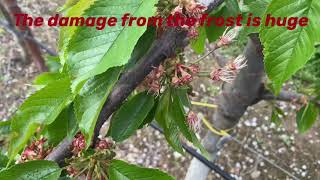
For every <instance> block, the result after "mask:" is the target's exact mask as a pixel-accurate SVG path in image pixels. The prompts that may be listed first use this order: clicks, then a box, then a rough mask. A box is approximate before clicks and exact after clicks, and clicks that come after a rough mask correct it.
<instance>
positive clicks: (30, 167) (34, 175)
mask: <svg viewBox="0 0 320 180" xmlns="http://www.w3.org/2000/svg"><path fill="white" fill-rule="evenodd" d="M60 174H61V169H60V168H59V166H58V165H57V164H56V163H55V162H52V161H43V160H42V161H29V162H26V163H23V164H17V165H14V166H12V167H11V168H9V169H6V170H3V171H1V172H0V179H3V180H5V179H7V180H16V179H21V180H23V179H25V180H57V179H58V178H59V176H60Z"/></svg>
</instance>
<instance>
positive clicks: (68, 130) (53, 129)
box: [43, 105, 78, 146]
mask: <svg viewBox="0 0 320 180" xmlns="http://www.w3.org/2000/svg"><path fill="white" fill-rule="evenodd" d="M77 131H78V125H77V120H76V117H75V114H74V110H73V105H69V106H68V107H66V108H65V109H64V110H63V111H62V112H61V113H60V115H59V116H58V117H57V119H56V120H55V121H54V122H53V123H52V124H50V125H48V126H47V127H46V128H45V130H44V132H43V134H44V137H46V138H47V139H48V143H49V144H50V145H53V146H56V145H58V144H59V143H60V142H61V141H62V140H63V139H64V138H65V137H68V138H73V137H74V135H75V134H76V133H77Z"/></svg>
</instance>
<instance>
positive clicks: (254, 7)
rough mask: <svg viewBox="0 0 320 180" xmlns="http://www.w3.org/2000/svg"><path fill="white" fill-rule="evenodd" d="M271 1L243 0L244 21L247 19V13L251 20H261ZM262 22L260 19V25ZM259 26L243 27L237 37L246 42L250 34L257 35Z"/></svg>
mask: <svg viewBox="0 0 320 180" xmlns="http://www.w3.org/2000/svg"><path fill="white" fill-rule="evenodd" d="M270 3H271V0H244V6H245V9H246V10H245V11H246V13H245V15H244V19H248V17H249V13H252V18H255V17H259V18H262V16H263V15H264V13H265V11H266V10H267V7H268V5H269V4H270ZM261 22H262V19H261V21H260V23H261ZM260 27H261V25H260V26H257V27H256V26H244V27H243V28H242V31H241V32H240V34H239V37H240V38H242V39H243V40H247V35H248V34H251V33H258V32H259V30H260Z"/></svg>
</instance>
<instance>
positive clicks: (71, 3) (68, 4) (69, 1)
mask: <svg viewBox="0 0 320 180" xmlns="http://www.w3.org/2000/svg"><path fill="white" fill-rule="evenodd" d="M78 2H79V0H67V1H66V3H65V4H64V5H63V6H62V7H61V8H58V9H57V11H58V12H62V11H65V10H67V9H69V8H71V7H72V6H74V5H76V4H77V3H78Z"/></svg>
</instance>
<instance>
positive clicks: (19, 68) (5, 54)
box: [0, 0, 320, 180]
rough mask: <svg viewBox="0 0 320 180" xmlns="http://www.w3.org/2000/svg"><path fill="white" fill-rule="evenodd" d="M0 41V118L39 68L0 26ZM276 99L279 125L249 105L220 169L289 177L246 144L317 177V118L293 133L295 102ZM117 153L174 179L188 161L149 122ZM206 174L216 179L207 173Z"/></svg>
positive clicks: (244, 175)
mask: <svg viewBox="0 0 320 180" xmlns="http://www.w3.org/2000/svg"><path fill="white" fill-rule="evenodd" d="M61 4H62V1H60V0H56V1H50V0H41V1H40V0H20V5H21V8H22V9H23V10H24V11H25V12H26V13H29V14H33V15H35V16H40V15H42V16H44V17H49V16H50V15H54V14H55V12H54V10H55V9H56V7H58V6H59V5H61ZM34 34H35V36H36V37H37V39H39V40H41V41H42V42H44V43H46V44H48V46H49V47H51V48H52V49H55V47H56V43H57V42H56V40H57V38H56V37H57V34H58V31H57V29H55V28H48V27H41V28H37V29H34ZM0 43H1V46H2V48H0V120H7V119H8V118H9V117H10V115H11V114H12V113H13V112H14V111H15V110H16V109H17V107H18V106H19V105H20V104H21V102H23V100H24V98H25V97H26V96H27V95H28V94H30V92H31V91H32V88H31V86H30V84H32V80H33V79H34V77H35V76H36V75H37V74H38V73H39V72H37V70H36V68H35V67H34V66H33V65H25V64H23V63H21V56H22V54H21V49H20V47H19V46H18V45H17V42H16V40H15V39H14V38H13V37H12V35H11V34H8V33H6V32H5V31H3V30H2V29H1V28H0ZM230 54H231V53H230ZM187 57H188V58H190V59H195V58H196V56H195V55H194V54H193V53H192V51H188V53H187ZM210 62H211V63H212V61H209V65H208V64H203V67H208V66H210ZM212 66H213V64H212ZM195 87H196V89H195V92H196V94H197V95H198V96H196V97H194V98H193V99H194V100H197V101H204V102H210V103H214V102H215V99H214V94H216V93H217V92H218V89H219V87H218V86H217V85H213V84H212V83H210V82H209V81H207V80H205V79H200V80H198V81H197V84H196V85H195ZM200 95H201V96H200ZM279 104H280V107H281V108H282V109H283V110H284V111H285V112H286V115H287V116H286V117H285V118H283V119H284V120H283V125H282V126H280V127H278V126H276V125H275V124H273V123H271V120H270V116H271V110H270V109H271V108H270V107H271V106H270V105H269V104H268V103H267V102H261V103H259V104H257V105H255V106H253V107H250V108H249V109H248V111H247V112H246V114H245V115H244V117H243V118H242V120H241V122H240V123H239V125H238V126H237V128H236V129H235V133H236V134H237V135H236V138H237V139H239V140H240V141H241V142H242V145H241V146H240V145H239V144H237V143H235V142H234V141H229V142H227V143H226V144H225V145H224V147H223V149H222V150H221V151H220V152H219V155H218V159H217V161H216V163H217V164H218V165H219V166H221V168H223V169H225V170H226V171H228V172H230V173H232V174H234V175H235V176H236V177H238V179H290V178H288V177H287V176H286V175H285V174H284V173H283V172H281V171H280V170H279V169H277V168H275V167H274V166H272V165H270V164H269V163H267V162H266V161H264V160H262V159H261V157H259V156H257V155H255V154H253V153H251V152H248V150H246V149H245V148H244V147H251V148H253V149H255V150H256V151H258V152H259V153H261V154H262V155H263V156H265V157H267V158H268V159H271V160H272V161H273V162H274V163H275V164H277V165H279V166H281V167H283V168H284V169H286V170H288V171H289V172H291V173H293V174H294V175H295V176H297V177H299V178H301V179H312V180H317V179H320V178H319V177H320V171H319V169H320V151H319V149H320V135H319V128H320V127H319V123H318V124H317V125H316V126H315V127H314V128H313V129H312V130H311V131H309V132H308V133H306V134H303V135H301V134H298V132H297V130H296V126H295V115H294V112H295V111H296V110H297V108H298V106H297V105H291V104H287V103H279ZM194 110H195V111H197V112H199V113H202V114H204V115H205V116H207V117H211V116H212V114H213V113H214V111H213V110H212V109H204V108H195V109H194ZM205 131H206V129H205V127H203V128H202V130H201V131H200V133H199V134H200V135H203V134H204V133H205ZM117 153H118V154H117V156H118V158H120V159H124V160H127V161H129V162H131V163H135V164H139V165H142V166H146V167H157V168H160V169H162V170H165V171H167V172H168V173H170V174H171V175H173V176H175V177H177V179H179V180H180V179H183V177H184V176H185V174H186V170H187V168H188V165H189V162H190V160H191V157H190V156H189V155H186V156H182V155H180V154H178V153H175V152H173V151H172V149H171V148H170V147H169V146H168V145H167V143H166V141H165V140H164V138H163V136H162V135H161V134H159V133H158V132H156V131H154V130H153V129H151V128H149V127H148V128H145V129H143V130H139V131H138V132H137V133H136V135H135V136H133V137H132V138H130V139H129V140H127V141H125V142H124V143H122V144H120V145H119V146H118V151H117ZM208 179H220V178H219V177H218V176H217V175H215V174H214V173H212V174H210V176H209V177H208Z"/></svg>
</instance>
